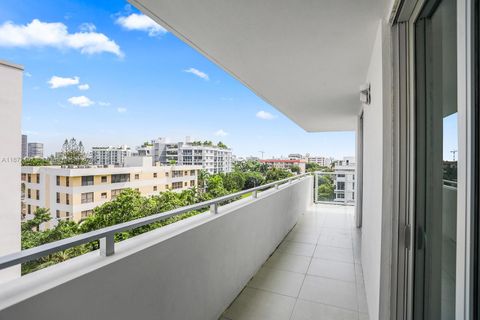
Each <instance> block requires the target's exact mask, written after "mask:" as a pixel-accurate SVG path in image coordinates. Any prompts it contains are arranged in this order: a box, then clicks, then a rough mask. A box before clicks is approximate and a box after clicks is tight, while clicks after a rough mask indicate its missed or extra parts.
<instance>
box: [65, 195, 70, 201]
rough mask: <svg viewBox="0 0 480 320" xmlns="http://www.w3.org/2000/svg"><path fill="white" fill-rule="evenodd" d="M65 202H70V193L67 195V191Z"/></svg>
mask: <svg viewBox="0 0 480 320" xmlns="http://www.w3.org/2000/svg"><path fill="white" fill-rule="evenodd" d="M65 202H66V203H67V204H70V195H69V194H68V193H67V194H65Z"/></svg>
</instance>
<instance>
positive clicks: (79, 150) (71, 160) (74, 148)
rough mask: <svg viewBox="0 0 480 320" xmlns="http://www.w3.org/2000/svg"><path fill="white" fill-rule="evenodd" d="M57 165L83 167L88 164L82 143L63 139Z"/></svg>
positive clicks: (72, 139)
mask: <svg viewBox="0 0 480 320" xmlns="http://www.w3.org/2000/svg"><path fill="white" fill-rule="evenodd" d="M59 163H60V164H62V165H85V164H87V163H88V161H87V159H86V155H85V150H84V148H83V143H82V141H80V142H77V140H76V139H75V138H71V139H70V140H68V139H65V142H64V143H63V146H62V152H61V159H59Z"/></svg>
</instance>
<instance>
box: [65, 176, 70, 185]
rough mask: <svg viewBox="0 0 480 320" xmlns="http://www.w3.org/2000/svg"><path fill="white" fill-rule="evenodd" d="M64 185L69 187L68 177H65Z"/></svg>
mask: <svg viewBox="0 0 480 320" xmlns="http://www.w3.org/2000/svg"><path fill="white" fill-rule="evenodd" d="M65 185H66V186H67V187H70V177H65Z"/></svg>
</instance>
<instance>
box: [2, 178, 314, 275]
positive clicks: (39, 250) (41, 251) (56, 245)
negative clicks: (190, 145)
mask: <svg viewBox="0 0 480 320" xmlns="http://www.w3.org/2000/svg"><path fill="white" fill-rule="evenodd" d="M308 175H310V174H309V173H305V174H301V175H296V176H293V177H290V178H286V179H283V180H279V181H275V182H271V183H267V184H264V185H261V186H258V187H255V188H251V189H247V190H243V191H240V192H236V193H232V194H229V195H226V196H223V197H219V198H215V199H212V200H208V201H204V202H200V203H196V204H192V205H189V206H185V207H181V208H177V209H173V210H170V211H166V212H162V213H157V214H154V215H150V216H148V217H144V218H140V219H136V220H132V221H128V222H124V223H120V224H117V225H114V226H110V227H106V228H102V229H99V230H94V231H91V232H87V233H83V234H80V235H77V236H74V237H71V238H67V239H62V240H59V241H55V242H51V243H47V244H44V245H41V246H38V247H35V248H30V249H27V250H22V251H20V252H15V253H12V254H8V255H5V256H2V257H0V270H2V269H5V268H8V267H12V266H15V265H17V264H21V263H25V262H28V261H32V260H35V259H38V258H41V257H44V256H46V255H48V254H52V253H55V252H58V251H62V250H66V249H69V248H72V247H75V246H78V245H81V244H85V243H89V242H92V241H96V240H99V241H100V254H101V255H102V256H111V255H113V254H114V253H115V234H116V233H119V232H124V231H128V230H132V229H136V228H139V227H142V226H145V225H149V224H152V223H154V222H158V221H162V220H165V219H168V218H171V217H174V216H177V215H180V214H183V213H186V212H190V211H194V210H198V209H203V208H207V207H210V212H212V213H214V214H217V213H218V208H219V205H220V204H222V203H224V202H226V201H229V200H232V199H235V198H238V197H240V196H242V195H245V194H248V193H252V198H253V199H255V198H257V197H258V192H259V191H262V190H265V189H268V188H271V187H274V188H275V189H278V188H279V186H280V185H281V184H285V183H292V182H293V181H294V180H298V179H303V178H305V177H306V176H308Z"/></svg>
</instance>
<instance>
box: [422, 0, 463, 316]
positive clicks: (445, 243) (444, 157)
mask: <svg viewBox="0 0 480 320" xmlns="http://www.w3.org/2000/svg"><path fill="white" fill-rule="evenodd" d="M415 38H416V41H415V81H416V104H415V109H416V126H415V127H416V180H415V185H416V199H415V202H416V208H415V227H416V233H415V246H416V253H415V268H414V318H415V319H432V320H433V319H435V320H437V319H455V271H456V270H455V269H456V221H457V143H458V128H457V56H456V50H457V40H456V1H455V0H442V1H427V2H426V3H425V5H424V8H423V11H422V13H421V15H420V18H419V19H418V20H417V21H416V23H415Z"/></svg>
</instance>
